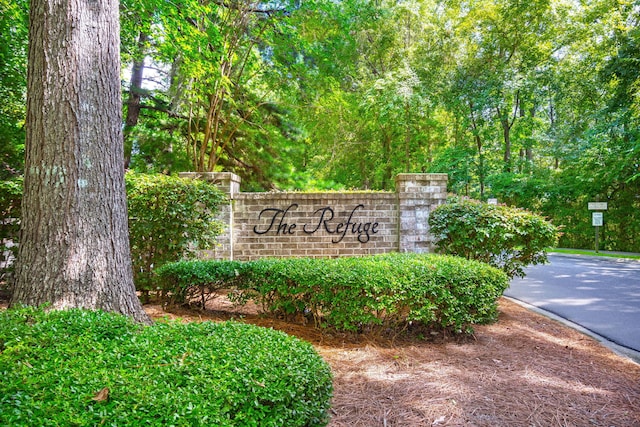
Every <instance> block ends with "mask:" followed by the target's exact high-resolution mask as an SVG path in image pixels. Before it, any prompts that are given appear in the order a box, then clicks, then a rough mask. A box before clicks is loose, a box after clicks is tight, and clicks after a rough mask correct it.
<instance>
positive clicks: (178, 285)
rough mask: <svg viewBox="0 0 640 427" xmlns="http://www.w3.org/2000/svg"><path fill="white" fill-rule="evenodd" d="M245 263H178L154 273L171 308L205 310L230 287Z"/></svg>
mask: <svg viewBox="0 0 640 427" xmlns="http://www.w3.org/2000/svg"><path fill="white" fill-rule="evenodd" d="M243 266H244V264H242V263H240V262H234V261H227V262H211V263H203V262H202V261H195V260H192V261H178V262H172V263H169V264H165V265H163V266H162V267H160V268H158V269H156V270H154V272H155V273H156V275H157V277H158V278H159V280H158V281H157V282H158V285H159V287H160V290H161V292H162V295H163V300H164V301H165V303H166V304H168V305H181V304H191V303H194V302H197V303H199V304H200V306H201V307H204V306H205V303H206V302H207V301H208V300H209V299H211V298H215V297H216V296H217V295H218V294H219V293H220V291H222V290H223V289H226V288H228V287H229V284H230V283H232V281H233V279H235V278H236V277H237V276H238V275H239V271H241V269H242V268H243Z"/></svg>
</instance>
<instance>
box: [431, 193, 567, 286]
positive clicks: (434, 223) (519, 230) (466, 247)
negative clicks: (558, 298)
mask: <svg viewBox="0 0 640 427" xmlns="http://www.w3.org/2000/svg"><path fill="white" fill-rule="evenodd" d="M429 226H430V228H431V233H432V234H433V235H434V237H435V238H436V246H437V249H438V251H439V252H441V253H444V254H449V255H456V256H460V257H464V258H467V259H474V260H477V261H482V262H486V263H488V264H491V265H493V266H494V267H496V268H500V269H501V270H503V271H504V272H505V273H506V274H507V275H508V276H509V277H510V278H513V277H514V276H519V277H524V267H526V266H527V265H530V264H534V265H535V264H544V263H546V262H547V252H546V251H547V249H548V248H550V247H554V246H555V245H556V244H557V243H558V235H559V232H558V228H557V227H556V226H554V225H553V224H551V223H550V222H549V221H547V220H546V219H545V218H543V217H542V216H540V215H536V214H534V213H531V212H529V211H526V210H524V209H518V208H514V207H510V206H502V205H490V204H487V203H482V202H479V201H477V200H469V199H458V198H453V199H451V200H450V201H448V202H447V203H445V204H443V205H440V206H438V207H437V208H436V209H434V210H433V212H431V215H430V216H429Z"/></svg>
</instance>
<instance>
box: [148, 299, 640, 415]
mask: <svg viewBox="0 0 640 427" xmlns="http://www.w3.org/2000/svg"><path fill="white" fill-rule="evenodd" d="M145 308H146V310H147V312H148V313H149V314H150V315H151V316H152V317H153V318H156V319H157V318H162V317H165V316H168V317H170V318H176V317H179V318H181V319H183V320H185V321H199V320H227V319H229V318H235V319H236V320H240V321H244V322H248V323H253V324H257V325H260V326H265V327H272V328H274V329H279V330H282V331H284V332H286V333H288V334H291V335H295V336H297V337H299V338H301V339H304V340H306V341H309V342H311V343H312V344H313V345H314V346H315V348H316V349H317V351H318V352H319V353H320V354H321V355H322V357H323V358H324V359H325V360H326V361H327V362H328V363H329V364H330V365H331V367H332V371H333V375H334V398H333V402H332V409H331V413H332V418H331V422H330V424H329V426H330V427H341V426H350V427H352V426H362V427H374V426H382V427H386V426H389V427H391V426H408V427H412V426H416V427H417V426H492V427H494V426H509V427H512V426H523V427H524V426H526V427H529V426H545V427H547V426H549V427H550V426H606V427H609V426H616V427H632V426H640V365H638V364H636V363H634V362H632V361H631V360H629V359H626V358H623V357H620V356H618V355H616V354H614V353H613V352H611V351H610V350H608V349H607V348H605V347H604V346H602V345H601V344H600V343H598V342H597V341H595V340H594V339H592V338H590V337H587V336H585V335H583V334H581V333H579V332H577V331H575V330H573V329H570V328H568V327H566V326H564V325H562V324H560V323H558V322H556V321H554V320H551V319H549V318H547V317H544V316H542V315H539V314H536V313H534V312H531V311H529V310H527V309H525V308H523V307H521V306H519V305H517V304H515V303H514V302H511V301H509V300H507V299H504V298H503V299H501V300H500V303H499V308H500V317H499V320H498V322H496V323H494V324H491V325H482V326H476V327H475V334H474V336H473V337H471V338H470V339H466V340H459V339H452V338H446V337H442V336H441V335H434V336H432V337H431V340H430V342H419V341H415V340H414V341H408V340H404V341H403V340H399V339H396V340H393V341H392V340H389V339H383V338H380V337H371V336H359V337H354V336H347V335H337V334H333V335H332V334H329V333H326V332H325V333H324V334H323V333H321V332H320V331H318V330H316V329H314V328H313V327H312V326H311V325H304V324H302V323H294V322H284V321H279V320H275V319H269V318H264V317H261V316H259V315H257V314H256V312H255V311H253V310H250V311H247V312H238V311H235V312H233V308H232V307H231V306H230V305H228V304H226V303H225V302H224V301H218V302H217V303H216V304H214V305H211V306H208V307H207V308H208V310H204V311H188V310H172V312H171V313H168V312H164V311H163V310H162V309H161V308H160V307H158V306H150V305H149V306H146V307H145Z"/></svg>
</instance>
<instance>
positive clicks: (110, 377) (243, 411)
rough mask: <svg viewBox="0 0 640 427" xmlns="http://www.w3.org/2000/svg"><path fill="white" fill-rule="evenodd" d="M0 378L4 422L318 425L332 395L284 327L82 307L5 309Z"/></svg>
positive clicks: (326, 378) (310, 354) (323, 369)
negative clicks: (135, 318)
mask: <svg viewBox="0 0 640 427" xmlns="http://www.w3.org/2000/svg"><path fill="white" fill-rule="evenodd" d="M0 375H2V381H1V382H0V425H6V426H31V425H36V424H37V425H39V426H99V425H100V426H118V427H121V426H140V425H151V426H168V425H174V426H322V425H326V423H327V410H328V408H329V401H330V398H331V393H332V385H331V372H330V369H329V367H328V365H327V364H326V363H325V362H324V361H323V360H322V359H321V358H320V357H319V356H318V354H317V353H316V352H315V351H314V349H313V347H312V346H311V345H310V344H308V343H305V342H303V341H300V340H298V339H296V338H293V337H290V336H288V335H286V334H284V333H282V332H278V331H274V330H271V329H265V328H259V327H256V326H252V325H245V324H240V323H233V322H228V323H211V322H204V323H191V324H182V323H177V322H171V323H157V324H155V325H153V326H150V327H142V326H140V325H137V324H134V323H132V322H131V321H130V320H129V319H128V318H126V317H123V316H119V315H114V314H107V313H103V312H90V311H82V310H70V311H52V312H49V313H45V312H43V311H42V310H39V309H32V308H24V309H10V310H7V311H5V312H2V313H0ZM105 388H106V389H107V390H108V393H105V391H107V390H105ZM100 391H103V393H102V395H100V393H99V392H100Z"/></svg>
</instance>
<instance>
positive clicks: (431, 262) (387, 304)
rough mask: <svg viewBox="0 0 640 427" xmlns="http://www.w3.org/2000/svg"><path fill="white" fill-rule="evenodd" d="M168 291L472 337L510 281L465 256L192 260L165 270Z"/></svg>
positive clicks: (344, 325) (332, 322)
mask: <svg viewBox="0 0 640 427" xmlns="http://www.w3.org/2000/svg"><path fill="white" fill-rule="evenodd" d="M157 273H158V275H159V276H160V279H161V281H162V283H164V287H165V289H175V292H176V293H178V292H184V289H188V288H190V287H191V288H196V287H198V288H206V287H208V286H209V285H210V284H211V285H212V287H213V289H215V290H220V289H229V290H231V294H230V296H231V297H232V299H233V300H234V301H236V302H238V303H240V304H242V303H244V302H246V301H248V300H254V301H256V302H258V303H260V304H261V305H262V307H263V310H264V311H266V312H268V313H270V314H272V315H274V316H300V315H303V316H306V317H308V318H313V319H314V321H315V323H316V325H318V326H325V327H331V328H335V329H337V330H344V331H374V332H375V331H384V330H387V329H389V328H392V329H393V330H396V331H397V330H401V329H405V328H408V327H409V326H413V327H415V326H418V325H423V326H427V327H430V328H432V327H439V328H445V329H448V330H451V331H453V332H456V333H458V332H470V331H471V330H472V329H471V325H473V324H478V323H487V322H490V321H493V320H495V318H496V316H497V299H498V298H499V297H500V296H501V295H502V293H503V292H504V290H505V289H506V288H507V286H508V278H507V276H506V275H505V274H504V273H503V272H502V271H500V270H498V269H495V268H493V267H491V266H489V265H487V264H484V263H480V262H476V261H469V260H465V259H463V258H459V257H451V256H441V255H424V254H423V255H419V254H397V253H396V254H386V255H377V256H369V257H361V258H347V257H345V258H333V259H321V258H290V259H262V260H256V261H249V262H244V263H242V262H236V261H189V262H179V263H173V264H167V265H166V266H164V267H163V268H161V269H160V270H158V272H157Z"/></svg>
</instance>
